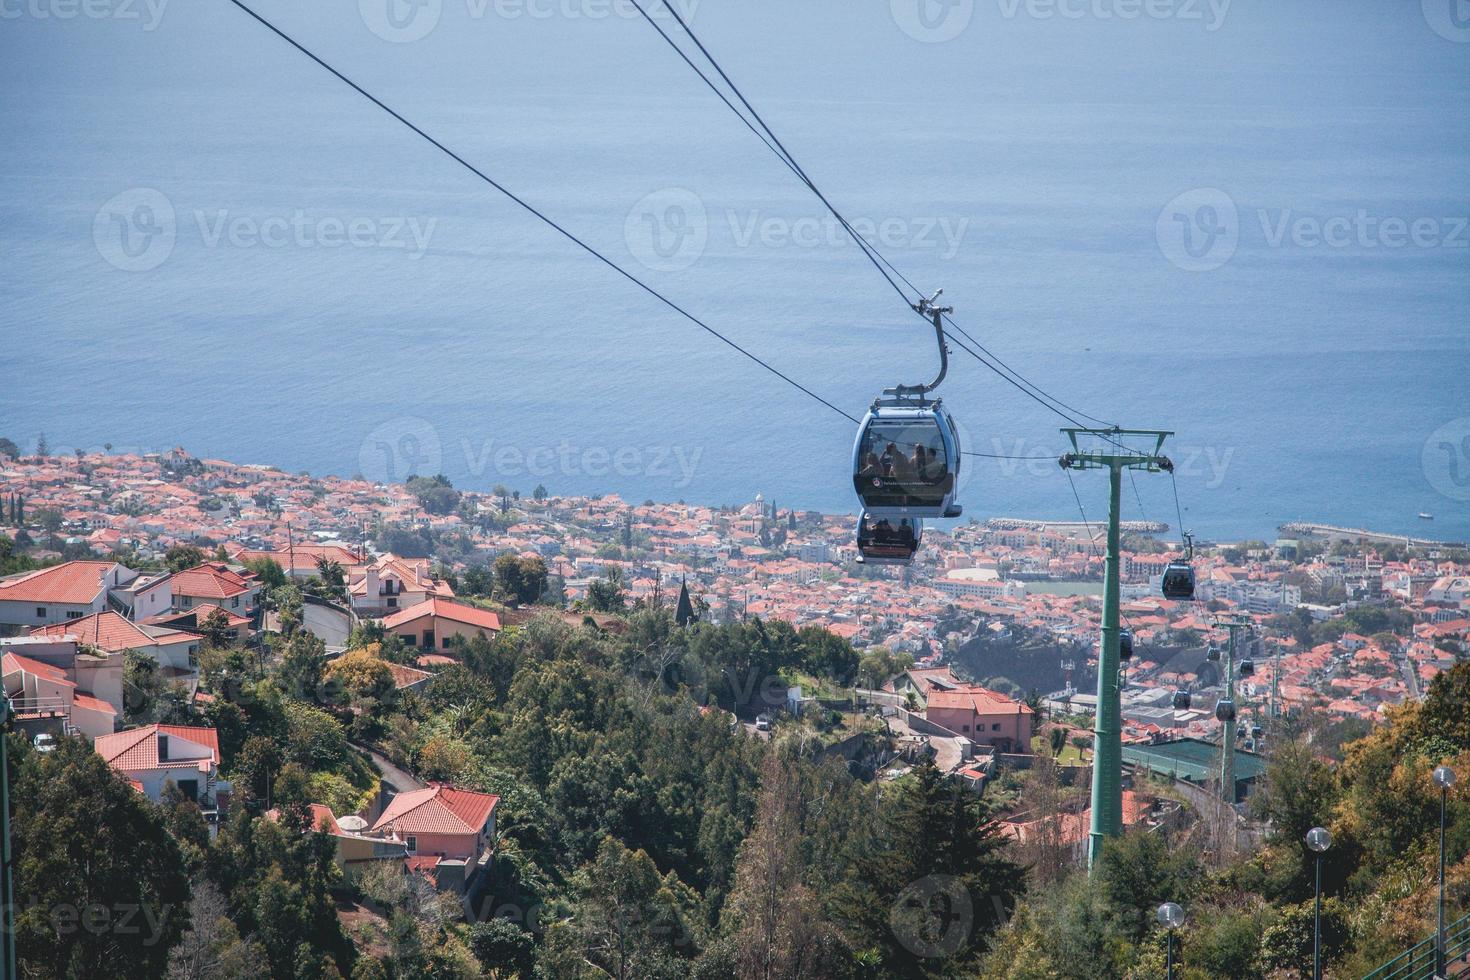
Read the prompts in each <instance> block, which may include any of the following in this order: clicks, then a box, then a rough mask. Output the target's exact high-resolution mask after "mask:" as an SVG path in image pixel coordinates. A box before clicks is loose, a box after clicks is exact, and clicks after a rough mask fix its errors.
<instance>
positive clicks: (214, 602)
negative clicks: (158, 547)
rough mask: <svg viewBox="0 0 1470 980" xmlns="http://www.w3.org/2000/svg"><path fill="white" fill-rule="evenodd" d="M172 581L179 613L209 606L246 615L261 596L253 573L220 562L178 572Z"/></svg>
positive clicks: (175, 607) (175, 605)
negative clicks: (248, 574)
mask: <svg viewBox="0 0 1470 980" xmlns="http://www.w3.org/2000/svg"><path fill="white" fill-rule="evenodd" d="M172 582H173V594H174V609H175V610H176V611H178V612H185V611H188V610H193V609H198V608H199V607H200V606H206V605H208V606H218V607H220V608H221V609H223V610H225V611H226V612H232V613H236V614H238V615H242V616H244V615H248V614H249V612H250V610H252V609H254V608H255V606H256V600H257V598H258V596H259V595H260V583H259V582H257V581H256V580H255V578H254V576H248V577H247V576H245V575H241V574H240V573H239V572H236V571H234V570H232V569H231V568H230V567H229V566H228V565H225V564H223V563H221V562H205V563H204V564H203V565H199V566H197V567H195V568H189V569H185V570H184V571H182V572H175V573H174V575H173V580H172Z"/></svg>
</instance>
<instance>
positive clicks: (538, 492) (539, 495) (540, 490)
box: [531, 483, 547, 504]
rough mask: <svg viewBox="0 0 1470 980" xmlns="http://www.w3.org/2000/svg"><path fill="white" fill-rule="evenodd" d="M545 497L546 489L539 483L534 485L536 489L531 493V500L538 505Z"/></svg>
mask: <svg viewBox="0 0 1470 980" xmlns="http://www.w3.org/2000/svg"><path fill="white" fill-rule="evenodd" d="M546 496H547V494H546V487H545V486H544V485H542V484H540V483H538V484H536V489H535V490H532V491H531V499H533V500H535V501H536V503H538V504H539V503H541V502H542V501H543V500H545V499H546Z"/></svg>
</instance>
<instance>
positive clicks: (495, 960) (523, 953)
mask: <svg viewBox="0 0 1470 980" xmlns="http://www.w3.org/2000/svg"><path fill="white" fill-rule="evenodd" d="M469 943H470V951H471V952H473V953H474V954H475V958H476V959H477V960H479V961H480V964H481V965H482V966H483V967H484V968H485V969H486V970H493V971H497V972H496V976H499V977H504V978H505V980H512V978H521V977H530V976H531V971H532V969H533V968H534V967H535V965H536V942H535V939H534V938H533V937H532V936H531V934H530V933H529V932H527V931H526V930H524V929H522V928H521V927H520V926H518V925H516V924H514V923H513V922H509V921H507V920H505V919H491V920H490V921H489V922H477V923H475V924H474V925H472V926H470V933H469Z"/></svg>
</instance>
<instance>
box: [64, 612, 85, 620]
mask: <svg viewBox="0 0 1470 980" xmlns="http://www.w3.org/2000/svg"><path fill="white" fill-rule="evenodd" d="M66 618H67V619H81V618H82V614H81V613H79V612H69V613H67V614H66Z"/></svg>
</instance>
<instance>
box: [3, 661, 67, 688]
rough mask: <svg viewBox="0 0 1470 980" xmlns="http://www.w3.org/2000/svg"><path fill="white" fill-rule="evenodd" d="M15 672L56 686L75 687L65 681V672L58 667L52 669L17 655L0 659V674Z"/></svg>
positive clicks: (48, 665) (39, 662)
mask: <svg viewBox="0 0 1470 980" xmlns="http://www.w3.org/2000/svg"><path fill="white" fill-rule="evenodd" d="M16 671H22V672H24V673H27V674H31V675H33V676H35V677H44V678H46V680H48V681H52V682H54V683H57V684H66V685H68V686H70V687H75V686H76V685H75V684H72V682H71V681H69V680H67V679H66V671H64V670H62V669H61V668H60V667H53V666H51V665H50V664H45V663H42V662H41V661H39V660H32V659H31V658H30V657H22V656H21V655H20V654H17V653H6V654H5V655H4V656H3V657H0V673H5V674H13V673H15V672H16Z"/></svg>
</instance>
